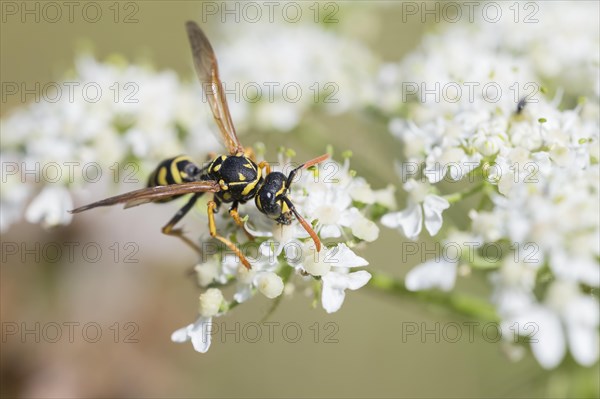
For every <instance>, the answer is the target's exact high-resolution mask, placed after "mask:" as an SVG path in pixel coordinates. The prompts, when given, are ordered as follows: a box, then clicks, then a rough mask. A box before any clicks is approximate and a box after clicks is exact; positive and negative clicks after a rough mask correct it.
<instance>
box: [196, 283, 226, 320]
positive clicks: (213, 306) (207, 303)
mask: <svg viewBox="0 0 600 399" xmlns="http://www.w3.org/2000/svg"><path fill="white" fill-rule="evenodd" d="M222 303H223V293H222V292H221V290H220V289H218V288H209V289H208V290H206V292H205V293H204V294H202V295H200V315H201V316H203V317H213V316H216V315H217V313H219V309H220V308H221V304H222Z"/></svg>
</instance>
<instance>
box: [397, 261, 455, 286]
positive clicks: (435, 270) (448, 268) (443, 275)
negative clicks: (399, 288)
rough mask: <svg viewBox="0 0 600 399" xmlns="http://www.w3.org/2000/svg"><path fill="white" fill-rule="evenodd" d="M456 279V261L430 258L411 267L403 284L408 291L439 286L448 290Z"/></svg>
mask: <svg viewBox="0 0 600 399" xmlns="http://www.w3.org/2000/svg"><path fill="white" fill-rule="evenodd" d="M455 281H456V263H452V262H446V261H443V260H435V259H434V260H430V261H428V262H425V263H422V264H420V265H418V266H416V267H414V268H413V269H411V270H410V271H409V272H408V274H407V275H406V278H405V279H404V284H405V285H406V288H407V289H408V290H409V291H421V290H428V289H432V288H439V289H440V290H442V291H450V290H451V289H452V288H454V282H455Z"/></svg>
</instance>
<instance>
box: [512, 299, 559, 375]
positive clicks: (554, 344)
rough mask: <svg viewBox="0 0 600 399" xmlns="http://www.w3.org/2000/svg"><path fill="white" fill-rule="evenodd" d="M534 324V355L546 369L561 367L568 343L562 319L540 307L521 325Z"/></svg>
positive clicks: (531, 338)
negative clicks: (535, 329)
mask: <svg viewBox="0 0 600 399" xmlns="http://www.w3.org/2000/svg"><path fill="white" fill-rule="evenodd" d="M527 322H530V323H534V325H535V327H536V328H537V331H535V333H534V334H532V335H530V340H531V341H532V342H531V350H532V352H533V355H534V356H535V358H536V359H537V361H538V362H539V363H540V365H541V366H542V367H543V368H545V369H552V368H554V367H556V366H558V365H559V363H560V362H561V360H562V359H563V358H564V357H565V352H566V343H565V336H564V333H563V329H562V326H561V323H560V319H559V318H558V317H557V316H556V314H555V313H553V312H552V311H550V310H548V309H546V308H542V307H539V308H538V309H537V310H536V311H535V312H534V313H532V314H531V315H529V317H528V319H524V320H523V321H522V322H521V324H524V323H527Z"/></svg>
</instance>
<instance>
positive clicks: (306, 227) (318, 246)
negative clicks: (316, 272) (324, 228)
mask: <svg viewBox="0 0 600 399" xmlns="http://www.w3.org/2000/svg"><path fill="white" fill-rule="evenodd" d="M282 198H283V200H284V201H285V203H286V204H287V206H288V208H290V211H292V213H293V214H294V216H296V219H298V221H299V222H300V224H301V225H302V227H304V230H306V232H307V233H308V235H310V238H312V240H313V241H314V243H315V248H316V249H317V252H320V251H321V240H319V236H317V233H315V231H314V230H313V229H312V227H310V224H308V222H307V221H306V220H304V218H303V217H302V216H301V215H300V214H299V213H298V211H297V210H296V207H295V206H294V204H293V203H292V201H291V200H290V199H289V198H288V197H286V196H283V197H282Z"/></svg>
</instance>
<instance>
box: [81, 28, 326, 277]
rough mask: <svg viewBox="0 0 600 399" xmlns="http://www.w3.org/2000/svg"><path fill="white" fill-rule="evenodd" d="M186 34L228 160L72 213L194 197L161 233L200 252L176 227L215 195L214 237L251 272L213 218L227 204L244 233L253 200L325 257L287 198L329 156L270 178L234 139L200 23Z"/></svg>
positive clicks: (161, 177)
mask: <svg viewBox="0 0 600 399" xmlns="http://www.w3.org/2000/svg"><path fill="white" fill-rule="evenodd" d="M186 28H187V34H188V38H189V41H190V45H191V48H192V56H193V59H194V65H195V67H196V73H197V75H198V78H199V79H200V83H201V84H202V87H203V89H204V90H205V91H206V97H207V99H208V104H209V105H210V109H211V111H212V113H213V116H214V119H215V122H216V123H217V126H218V127H219V131H220V133H221V138H222V140H223V142H224V144H225V146H226V147H227V149H228V151H229V154H228V155H219V156H217V157H216V158H214V159H213V160H212V161H210V162H209V163H208V165H207V166H205V167H202V168H201V167H199V166H197V165H196V164H195V163H194V162H192V160H191V159H190V158H189V157H187V156H185V155H181V156H177V157H175V158H170V159H167V160H164V161H162V162H161V163H160V164H159V165H158V166H157V168H156V169H155V170H154V172H153V173H152V174H151V175H150V178H149V180H148V186H147V188H144V189H140V190H136V191H131V192H129V193H125V194H121V195H117V196H115V197H111V198H107V199H104V200H101V201H97V202H94V203H92V204H89V205H85V206H82V207H79V208H77V209H74V210H72V211H71V212H72V213H79V212H83V211H86V210H88V209H92V208H96V207H99V206H110V205H115V204H121V203H123V204H125V208H129V207H132V206H137V205H141V204H145V203H148V202H168V201H171V200H173V199H175V198H177V197H180V196H182V195H184V194H192V196H191V197H190V199H189V200H188V202H187V203H186V204H185V205H184V206H183V207H182V208H181V209H180V210H179V211H178V212H177V213H176V214H175V216H173V218H172V219H171V220H170V221H169V223H167V224H166V225H165V226H164V227H163V228H162V232H163V233H164V234H168V235H172V236H176V237H179V238H180V239H182V240H183V241H184V242H185V243H186V244H188V245H190V246H191V247H192V248H194V249H195V250H197V251H198V252H200V248H199V247H198V246H197V245H196V244H195V243H194V242H192V241H191V240H190V239H189V238H187V237H186V236H185V235H184V234H183V232H182V230H181V229H175V228H174V227H175V225H176V224H177V222H179V221H180V220H181V219H182V218H183V217H184V216H185V215H186V213H188V212H189V210H190V209H192V207H193V206H194V204H195V203H196V201H197V200H198V198H200V197H201V196H202V195H203V194H204V193H207V192H210V193H214V195H213V199H212V200H211V201H209V202H208V227H209V231H210V235H211V236H212V237H214V238H216V239H217V240H219V241H221V242H222V243H223V244H225V245H226V246H227V247H228V248H229V249H231V250H232V251H233V252H235V253H236V254H237V255H238V256H239V258H240V260H241V262H242V263H243V264H244V266H245V267H246V268H248V269H250V268H251V266H250V263H249V262H248V260H247V259H246V257H245V256H244V255H243V254H242V253H241V251H240V250H239V249H238V248H237V247H236V246H235V245H234V244H233V243H232V242H231V241H230V240H228V239H227V238H225V237H223V236H222V235H220V234H219V233H217V230H216V227H215V216H214V214H215V213H216V212H217V211H218V209H219V206H220V205H221V203H223V202H225V203H231V206H230V208H229V214H230V215H231V217H232V218H233V219H234V221H235V222H236V224H238V225H239V226H240V227H241V228H242V229H244V223H243V221H242V218H241V217H240V215H239V213H238V206H239V204H243V203H245V202H247V201H250V200H251V199H254V202H255V204H256V207H257V208H258V210H260V211H261V212H262V213H264V214H265V215H267V216H268V217H269V218H271V219H274V220H275V221H276V222H277V223H279V224H290V223H291V222H292V215H293V216H295V217H296V219H297V220H298V221H299V222H300V224H301V225H302V227H303V228H304V229H305V230H306V231H307V232H308V234H309V235H310V236H311V238H312V239H313V241H314V243H315V246H316V249H317V251H320V250H321V242H320V240H319V237H318V236H317V234H316V233H315V232H314V230H313V229H312V228H311V226H310V225H309V224H308V223H307V222H306V220H304V218H303V217H302V216H300V214H299V213H298V211H297V210H296V208H295V207H294V204H293V203H292V201H291V200H290V199H289V197H288V196H287V194H288V192H289V189H290V186H291V184H292V181H293V180H294V177H295V176H296V174H297V173H298V172H299V171H300V170H301V169H306V168H309V167H311V166H313V165H316V164H318V163H320V162H323V161H325V160H326V159H327V158H328V155H327V154H325V155H322V156H320V157H317V158H315V159H313V160H310V161H308V162H306V163H304V164H302V165H300V166H299V167H297V168H296V169H294V170H292V171H291V172H290V174H289V175H288V176H285V175H284V174H283V173H280V172H271V167H270V166H269V164H268V163H267V162H265V161H263V162H260V163H258V164H256V162H255V161H254V157H253V155H252V151H251V150H245V149H244V147H243V146H242V144H241V143H240V141H239V140H238V138H237V135H236V133H235V128H234V127H233V122H232V120H231V115H230V113H229V107H228V106H227V99H226V98H225V94H224V91H223V85H222V84H221V80H220V78H219V71H218V66H217V59H216V57H215V54H214V51H213V49H212V46H211V45H210V42H209V41H208V39H207V37H206V35H205V34H204V32H202V30H201V29H200V27H199V26H198V25H197V24H196V23H195V22H192V21H189V22H187V23H186ZM263 169H264V172H263ZM244 231H246V230H245V229H244ZM246 234H248V233H247V232H246ZM248 235H249V234H248ZM250 238H251V236H250Z"/></svg>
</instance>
